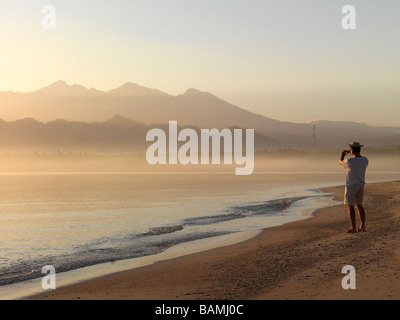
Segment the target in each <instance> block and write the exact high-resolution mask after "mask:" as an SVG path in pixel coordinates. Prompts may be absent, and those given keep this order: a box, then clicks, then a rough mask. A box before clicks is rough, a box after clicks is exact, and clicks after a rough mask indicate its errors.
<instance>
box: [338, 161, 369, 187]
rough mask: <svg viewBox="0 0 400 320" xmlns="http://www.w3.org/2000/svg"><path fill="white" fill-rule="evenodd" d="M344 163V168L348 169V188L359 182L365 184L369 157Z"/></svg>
mask: <svg viewBox="0 0 400 320" xmlns="http://www.w3.org/2000/svg"><path fill="white" fill-rule="evenodd" d="M342 162H343V166H344V167H345V168H346V169H347V172H346V186H350V185H352V184H353V183H357V182H363V183H365V171H366V170H367V167H368V163H369V162H368V159H367V157H360V158H357V157H353V158H349V159H346V160H344V161H342Z"/></svg>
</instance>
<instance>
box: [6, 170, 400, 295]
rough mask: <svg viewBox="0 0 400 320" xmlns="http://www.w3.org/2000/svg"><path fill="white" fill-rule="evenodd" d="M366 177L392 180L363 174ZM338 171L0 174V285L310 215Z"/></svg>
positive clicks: (323, 201) (339, 180)
mask: <svg viewBox="0 0 400 320" xmlns="http://www.w3.org/2000/svg"><path fill="white" fill-rule="evenodd" d="M368 178H369V181H370V182H372V181H384V180H393V179H400V174H369V176H368ZM343 183H344V174H343V173H257V174H254V175H252V176H249V177H239V176H235V175H232V174H200V173H199V174H1V175H0V291H1V290H2V289H1V285H6V284H10V283H15V282H19V281H23V280H27V279H30V278H35V277H41V276H42V274H41V270H42V267H43V266H45V265H53V266H54V267H55V268H56V269H57V271H58V272H61V271H67V270H71V269H77V268H80V267H83V266H89V265H95V264H99V263H102V262H109V261H116V260H123V259H130V258H135V257H141V256H146V255H151V254H157V253H160V252H162V251H164V250H165V249H167V248H169V247H171V246H173V245H174V244H178V243H182V242H186V241H191V240H195V239H201V238H208V237H213V236H217V235H222V234H227V233H233V232H238V231H247V230H256V229H261V228H266V227H270V226H273V225H277V224H282V223H286V222H289V221H293V220H298V219H303V218H306V217H309V216H310V214H311V213H312V211H313V210H315V209H316V208H318V207H321V206H324V205H329V204H331V203H329V197H326V196H324V194H323V193H321V192H320V191H319V188H320V187H324V186H334V185H342V184H343Z"/></svg>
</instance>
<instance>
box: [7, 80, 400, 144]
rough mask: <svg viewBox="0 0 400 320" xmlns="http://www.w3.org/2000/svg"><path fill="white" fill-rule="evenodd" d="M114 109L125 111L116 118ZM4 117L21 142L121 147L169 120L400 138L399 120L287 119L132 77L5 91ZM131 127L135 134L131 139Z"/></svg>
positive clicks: (334, 138)
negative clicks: (111, 85) (110, 85)
mask: <svg viewBox="0 0 400 320" xmlns="http://www.w3.org/2000/svg"><path fill="white" fill-rule="evenodd" d="M266 110H268V109H267V107H266ZM266 112H267V111H266ZM115 114H118V115H120V116H119V117H117V118H115V117H114V118H113V116H114V115H115ZM29 118H30V120H29ZM0 119H3V120H4V121H3V122H2V123H1V130H2V132H1V133H2V136H1V137H0V138H1V144H0V145H2V146H5V145H8V146H12V145H16V144H18V143H22V142H21V141H23V140H24V139H28V140H29V139H31V140H32V141H33V140H35V141H36V142H35V143H39V142H40V143H41V144H47V145H52V144H53V145H54V144H55V142H51V141H58V142H57V143H61V141H63V143H65V144H68V143H70V141H71V140H72V137H74V139H75V143H76V144H82V145H83V144H85V145H89V146H92V147H93V148H95V147H96V146H101V147H104V146H105V145H106V144H107V143H109V144H110V146H114V147H115V148H122V146H123V145H124V147H127V146H130V145H135V146H138V147H140V145H143V141H144V140H143V139H142V138H143V135H142V132H144V131H147V130H148V129H149V128H151V127H154V125H157V124H167V123H168V121H170V120H177V121H178V124H179V125H180V126H194V127H198V128H214V127H215V128H218V129H222V128H229V127H234V126H237V127H240V128H251V129H255V130H256V133H257V134H258V135H259V137H258V142H257V145H258V146H259V147H266V148H285V147H292V148H310V147H312V144H313V140H312V136H313V125H317V146H318V147H343V146H345V145H346V144H347V143H348V142H349V141H352V140H360V141H362V142H363V143H365V144H368V145H371V146H377V145H385V146H392V145H399V144H400V142H399V135H400V128H398V127H388V128H386V127H371V126H368V125H366V124H360V123H354V122H341V121H314V122H307V123H290V122H282V121H278V120H274V119H271V118H268V117H265V116H263V115H259V114H255V113H252V112H250V111H247V110H245V109H242V108H239V107H238V106H235V105H232V104H230V103H228V102H226V101H224V100H222V99H220V98H218V97H216V96H214V95H212V94H211V93H208V92H202V91H199V90H196V89H188V90H187V91H186V92H185V93H184V94H182V95H178V96H172V95H169V94H166V93H164V92H162V91H159V90H156V89H149V88H145V87H142V86H140V85H138V84H134V83H126V84H124V85H123V86H121V87H119V88H116V89H114V90H111V91H108V92H103V91H99V90H96V89H87V88H85V87H83V86H81V85H68V84H67V83H65V82H64V81H57V82H55V83H54V84H52V85H50V86H47V87H45V88H42V89H40V90H37V91H35V92H30V93H16V92H0ZM20 119H25V120H20ZM33 119H36V120H33ZM56 119H63V120H56ZM107 119H111V120H107ZM6 121H7V122H6ZM116 122H118V124H116ZM16 128H18V130H17V129H16ZM28 132H29V134H30V135H31V137H28V136H27V135H28ZM49 132H51V135H52V136H51V137H49V136H48V134H50V133H49ZM24 133H25V138H24V139H22V138H21V137H22V135H23V134H24ZM139 133H140V134H139ZM3 134H5V136H4V135H3ZM126 134H129V135H131V137H130V138H129V139H130V140H129V139H128V138H127V137H126ZM137 137H138V138H137ZM21 139H22V140H21ZM135 139H137V140H135ZM100 140H101V141H100ZM11 141H14V143H15V144H12V143H11ZM24 141H27V140H24ZM260 141H263V142H260ZM32 143H33V142H32ZM60 148H61V147H60Z"/></svg>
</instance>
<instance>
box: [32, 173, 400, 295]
mask: <svg viewBox="0 0 400 320" xmlns="http://www.w3.org/2000/svg"><path fill="white" fill-rule="evenodd" d="M343 189H344V188H343V187H328V188H323V189H322V190H323V191H324V192H328V193H332V194H334V196H335V198H336V200H339V201H340V200H343ZM399 191H400V181H392V182H384V183H374V184H367V186H366V198H365V207H366V211H367V232H366V233H359V234H355V235H353V234H350V235H349V234H345V233H344V232H345V231H346V230H347V229H348V224H349V223H348V218H347V212H346V209H345V207H344V206H343V205H337V206H333V207H327V208H323V209H320V210H317V211H316V212H314V214H313V216H312V217H311V218H308V219H305V220H300V221H295V222H291V223H287V224H284V225H282V226H277V227H272V228H268V229H265V230H263V231H262V232H261V233H260V234H259V235H257V236H255V237H253V238H251V239H250V240H246V241H243V242H240V243H237V244H234V245H229V246H224V247H218V248H215V249H211V250H207V251H204V252H201V253H193V254H188V255H186V256H182V257H178V258H173V259H168V260H164V261H160V262H156V263H154V264H151V265H148V266H145V267H140V268H136V269H133V270H129V271H123V272H119V273H115V274H112V275H108V276H104V277H100V278H97V279H94V280H89V281H84V282H81V283H78V284H74V285H71V286H66V287H62V288H59V289H57V290H54V291H51V292H45V293H42V294H39V295H35V296H31V297H28V298H27V299H32V300H36V299H38V300H41V299H44V300H46V299H47V300H56V299H61V300H72V299H87V300H92V299H99V300H113V299H118V300H119V299H132V300H180V299H181V300H192V299H195V300H197V299H201V300H220V299H231V300H238V299H255V300H257V299H261V300H264V299H381V298H384V299H397V298H399V297H400V286H399V284H400V264H398V263H396V261H394V260H397V259H399V258H400V249H399V248H400V244H399V243H398V242H397V241H396V238H398V237H396V236H395V234H396V233H397V234H398V233H399V231H398V230H399V228H398V227H399V226H400V212H399V209H397V207H396V205H397V204H398V203H399V202H400V196H399V194H400V192H399ZM385 197H386V198H388V199H389V200H388V201H383V200H384V198H385ZM385 213H386V214H385ZM387 213H390V214H389V215H387ZM396 226H397V228H396ZM354 240H357V242H354ZM345 265H354V267H355V268H356V270H357V274H360V273H361V275H359V276H358V277H357V290H348V291H345V290H343V288H342V287H341V280H342V278H343V276H344V275H342V274H341V270H342V267H343V266H345Z"/></svg>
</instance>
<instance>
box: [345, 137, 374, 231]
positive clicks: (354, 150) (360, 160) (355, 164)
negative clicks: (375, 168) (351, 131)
mask: <svg viewBox="0 0 400 320" xmlns="http://www.w3.org/2000/svg"><path fill="white" fill-rule="evenodd" d="M349 146H350V148H351V149H350V151H348V150H344V151H343V152H342V155H341V157H340V164H341V165H342V166H344V167H345V168H346V170H347V171H346V189H345V195H344V204H346V205H347V209H348V212H349V218H350V223H351V229H350V230H349V231H347V232H348V233H355V232H357V231H359V232H365V231H366V229H365V210H364V207H363V205H362V204H363V198H364V186H365V171H366V169H367V167H368V163H369V162H368V159H367V158H366V157H363V156H361V154H360V153H361V148H362V147H363V146H362V145H361V144H360V143H359V142H353V143H351V144H349ZM349 153H351V154H352V155H353V158H349V159H346V160H344V158H345V157H346V156H347V154H349ZM355 205H356V206H357V210H358V213H359V216H360V221H361V225H360V228H359V229H358V230H357V229H356V214H355V210H354V206H355Z"/></svg>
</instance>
